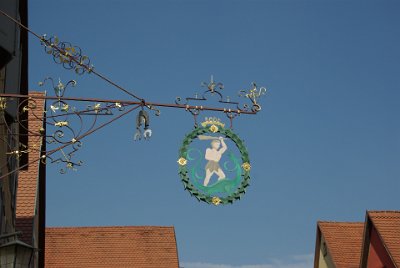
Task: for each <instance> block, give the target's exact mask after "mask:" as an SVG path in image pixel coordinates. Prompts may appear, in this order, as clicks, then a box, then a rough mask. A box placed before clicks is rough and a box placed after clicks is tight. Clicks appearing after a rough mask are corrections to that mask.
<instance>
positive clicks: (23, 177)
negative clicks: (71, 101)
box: [16, 92, 44, 244]
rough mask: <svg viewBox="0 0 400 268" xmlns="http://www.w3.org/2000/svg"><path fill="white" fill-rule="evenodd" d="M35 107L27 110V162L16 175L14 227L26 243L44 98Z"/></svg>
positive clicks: (29, 239)
mask: <svg viewBox="0 0 400 268" xmlns="http://www.w3.org/2000/svg"><path fill="white" fill-rule="evenodd" d="M43 95H44V94H43V93H40V92H31V93H30V96H43ZM35 102H36V107H34V108H31V109H29V110H28V132H29V138H28V148H29V154H28V163H29V166H28V168H27V169H26V170H21V171H20V172H19V175H18V189H17V206H16V229H17V230H18V231H22V237H20V239H21V240H22V241H23V242H25V243H28V244H31V242H32V232H33V231H32V225H33V217H34V215H35V207H36V197H37V186H38V185H37V184H38V175H39V173H38V172H39V170H38V169H39V160H37V161H35V160H36V159H38V158H39V157H40V152H39V150H40V142H41V137H40V135H35V134H38V133H39V129H40V128H41V127H42V126H43V122H42V119H41V116H42V114H43V110H44V100H39V99H36V100H35Z"/></svg>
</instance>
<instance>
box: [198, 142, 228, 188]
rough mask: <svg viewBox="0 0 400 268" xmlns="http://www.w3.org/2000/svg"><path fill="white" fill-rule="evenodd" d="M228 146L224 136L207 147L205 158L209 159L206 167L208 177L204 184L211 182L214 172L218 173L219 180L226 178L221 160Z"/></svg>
mask: <svg viewBox="0 0 400 268" xmlns="http://www.w3.org/2000/svg"><path fill="white" fill-rule="evenodd" d="M226 149H228V147H227V146H226V144H225V142H224V138H223V137H219V138H215V139H214V140H213V141H212V142H211V148H207V149H206V155H205V159H206V160H207V161H208V162H207V165H206V167H205V169H206V177H205V179H204V183H203V184H204V186H207V185H208V183H209V182H210V179H211V176H212V175H214V174H217V175H218V180H222V179H225V173H224V172H223V171H222V169H221V167H220V165H219V160H221V157H222V154H223V153H225V151H226Z"/></svg>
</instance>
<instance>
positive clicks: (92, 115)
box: [0, 10, 267, 205]
mask: <svg viewBox="0 0 400 268" xmlns="http://www.w3.org/2000/svg"><path fill="white" fill-rule="evenodd" d="M0 14H2V15H4V16H6V17H7V18H9V19H10V20H12V21H14V23H16V24H17V25H19V27H21V28H22V29H24V30H26V31H28V32H29V33H31V34H33V35H34V36H35V37H37V38H38V39H39V41H40V42H41V44H42V45H43V46H44V51H45V52H46V53H47V54H49V55H51V56H52V58H53V61H54V62H55V63H57V64H59V65H61V66H62V67H63V68H65V69H68V70H73V71H74V73H75V74H77V75H83V74H92V75H96V76H97V77H98V78H100V79H102V80H104V81H105V82H107V83H109V84H110V85H112V86H113V87H114V88H117V89H118V90H120V91H123V92H125V93H126V94H128V95H129V96H130V98H131V99H129V100H126V99H125V100H115V99H109V100H105V99H96V98H74V97H69V96H67V94H66V93H67V90H68V89H69V88H71V87H75V86H76V84H77V83H76V81H75V80H70V81H68V82H66V83H63V82H62V81H61V80H60V79H59V80H58V81H55V80H53V79H52V78H46V79H45V80H44V81H43V82H40V83H39V85H40V86H46V87H47V86H50V87H51V89H52V90H50V91H49V92H50V94H49V95H44V94H42V95H18V94H0V112H1V114H2V115H4V110H5V109H6V106H7V103H8V102H16V103H17V104H18V105H19V107H18V111H20V114H19V115H18V116H17V119H16V121H17V122H11V123H13V124H14V123H18V124H21V125H22V126H24V125H26V124H24V123H25V122H23V121H24V120H26V118H27V113H31V115H33V116H34V118H36V119H37V120H43V122H45V128H39V129H36V130H31V129H28V130H27V131H28V135H29V136H36V137H41V138H42V142H46V143H47V144H48V145H49V146H48V147H47V148H49V149H47V150H46V151H40V146H36V147H35V148H33V147H32V146H31V147H32V148H29V146H27V145H22V144H19V145H13V144H11V143H10V144H9V147H10V152H9V155H10V156H13V157H15V158H16V159H18V157H20V156H21V154H24V153H27V152H30V151H32V150H37V151H38V152H40V157H39V159H36V160H35V161H39V160H40V161H42V162H43V163H59V164H62V165H63V166H62V167H61V168H60V172H61V173H66V172H67V171H68V170H76V168H77V167H79V166H81V165H82V163H83V162H82V161H81V160H79V159H75V156H76V153H77V151H78V150H79V149H80V148H81V147H82V139H83V138H85V137H86V136H88V135H90V134H92V133H94V132H95V131H98V130H100V129H102V128H103V127H105V126H107V125H108V124H110V123H112V122H113V121H116V120H118V119H119V118H121V117H123V116H125V115H127V114H129V113H131V112H133V111H135V110H138V113H137V115H136V130H135V133H134V135H133V138H134V140H136V141H139V140H142V139H143V140H149V139H150V138H151V136H152V130H151V129H150V116H151V114H152V113H151V112H154V114H155V115H156V116H159V115H160V110H159V109H160V108H164V107H168V108H176V109H182V110H185V111H187V112H189V113H190V114H191V115H192V116H193V118H194V129H193V130H192V131H191V132H189V133H188V134H187V135H186V136H185V137H184V139H183V142H182V145H181V148H180V150H179V156H178V161H177V162H178V166H179V175H180V177H181V180H182V183H183V185H184V187H185V189H186V190H188V191H189V192H190V194H191V195H193V196H194V197H196V198H197V199H198V200H200V201H203V202H206V203H209V204H214V205H220V204H230V203H233V202H234V201H236V200H238V199H240V198H241V196H242V195H243V194H244V193H245V191H246V187H247V186H248V185H249V181H250V170H251V163H250V158H249V153H248V151H247V149H246V147H245V145H244V142H243V141H242V139H241V138H240V137H239V136H238V135H237V134H236V133H235V132H234V131H233V121H234V119H235V118H236V117H238V116H239V115H241V114H248V115H255V114H257V113H258V112H259V111H260V110H261V105H260V103H259V98H260V97H261V96H262V95H264V94H266V91H267V90H266V88H265V87H258V86H257V85H256V84H255V83H252V84H251V88H250V89H248V90H240V91H239V92H238V97H241V98H244V99H246V101H245V102H244V103H243V104H242V103H241V102H239V101H236V100H233V99H232V98H230V97H229V96H226V97H225V96H224V94H223V91H225V89H224V85H223V84H222V83H219V82H215V81H214V78H213V76H211V80H210V82H208V83H206V82H203V83H202V84H201V86H202V87H203V88H204V91H203V93H202V94H194V96H192V97H187V98H181V97H177V98H176V99H175V103H155V102H150V101H146V100H145V99H144V98H140V97H139V96H137V95H135V94H133V93H131V92H130V91H128V90H126V89H125V88H123V87H122V86H120V85H118V84H117V83H115V82H113V81H112V80H110V79H108V78H107V77H106V76H104V75H102V74H100V73H99V72H98V71H97V70H95V69H94V66H93V64H92V63H91V61H90V59H89V57H88V56H86V55H84V54H83V53H82V49H81V48H80V47H78V46H75V45H72V44H71V43H69V42H64V41H60V40H59V38H57V37H47V36H46V35H43V36H40V35H38V34H36V33H35V32H33V31H32V30H30V29H29V28H27V27H26V26H24V25H22V24H21V23H20V22H19V21H17V20H16V19H14V18H12V17H11V16H9V15H8V14H6V13H4V12H3V11H1V10H0ZM210 99H213V100H214V101H216V102H217V107H216V106H212V107H210V106H207V103H209V102H208V101H209V100H210ZM38 100H45V103H46V105H45V108H44V111H37V109H36V107H38V104H37V101H38ZM202 112H214V113H220V114H221V113H222V114H225V116H226V117H227V119H228V120H229V126H228V127H227V126H225V124H224V123H223V122H222V121H221V120H220V119H218V118H216V117H214V116H211V117H210V116H208V117H206V119H205V121H203V122H200V124H199V123H198V117H199V115H200V114H202ZM2 121H3V123H5V124H8V123H7V120H6V119H3V120H2ZM7 129H9V130H10V129H11V127H9V126H8V128H7ZM1 138H2V139H4V137H1ZM28 164H29V163H28ZM26 165H27V164H26ZM23 167H24V166H21V167H19V168H23ZM15 171H16V170H13V171H10V173H11V172H15ZM6 175H8V174H4V175H2V176H1V177H0V178H3V177H4V176H6Z"/></svg>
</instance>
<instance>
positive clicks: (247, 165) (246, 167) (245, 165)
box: [242, 162, 251, 172]
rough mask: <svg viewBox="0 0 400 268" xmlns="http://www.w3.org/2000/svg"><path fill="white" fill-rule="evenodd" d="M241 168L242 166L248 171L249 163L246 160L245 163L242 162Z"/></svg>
mask: <svg viewBox="0 0 400 268" xmlns="http://www.w3.org/2000/svg"><path fill="white" fill-rule="evenodd" d="M242 168H243V169H244V170H245V171H247V172H249V171H250V169H251V165H250V163H248V162H246V163H243V164H242Z"/></svg>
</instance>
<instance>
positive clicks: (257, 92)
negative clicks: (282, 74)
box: [175, 76, 266, 120]
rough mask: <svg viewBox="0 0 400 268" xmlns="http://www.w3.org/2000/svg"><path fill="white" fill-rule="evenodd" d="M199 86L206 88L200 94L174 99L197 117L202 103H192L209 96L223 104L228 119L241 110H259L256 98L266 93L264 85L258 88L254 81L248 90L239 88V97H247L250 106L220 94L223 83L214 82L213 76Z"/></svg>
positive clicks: (202, 100)
mask: <svg viewBox="0 0 400 268" xmlns="http://www.w3.org/2000/svg"><path fill="white" fill-rule="evenodd" d="M201 86H202V87H205V88H206V90H205V91H204V92H203V93H202V94H201V95H199V94H197V93H196V94H195V96H194V97H187V98H185V99H182V98H181V97H177V98H176V99H175V103H176V104H177V105H184V106H186V110H187V111H189V112H190V113H191V114H192V115H193V116H195V117H197V115H199V114H200V112H201V110H203V105H195V104H193V103H194V102H196V104H198V103H197V102H205V101H207V100H208V98H209V97H217V101H218V103H220V104H222V105H223V110H224V113H225V114H226V116H227V117H228V118H229V119H230V120H232V119H233V118H234V117H236V116H238V115H240V114H241V113H243V112H251V113H257V112H258V111H260V110H261V105H260V104H259V103H258V99H259V98H260V96H261V95H264V94H265V93H266V88H265V87H261V88H259V89H258V88H257V86H256V84H255V83H252V86H253V87H252V89H250V90H249V91H248V92H247V91H246V90H240V91H239V97H245V98H248V99H249V100H250V101H251V107H250V106H249V105H248V104H243V105H242V106H241V104H240V103H239V102H237V101H232V100H231V98H230V97H229V96H226V97H224V95H223V94H222V90H223V89H224V85H223V83H220V82H215V81H214V78H213V76H211V80H210V82H208V83H207V82H202V83H201Z"/></svg>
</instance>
